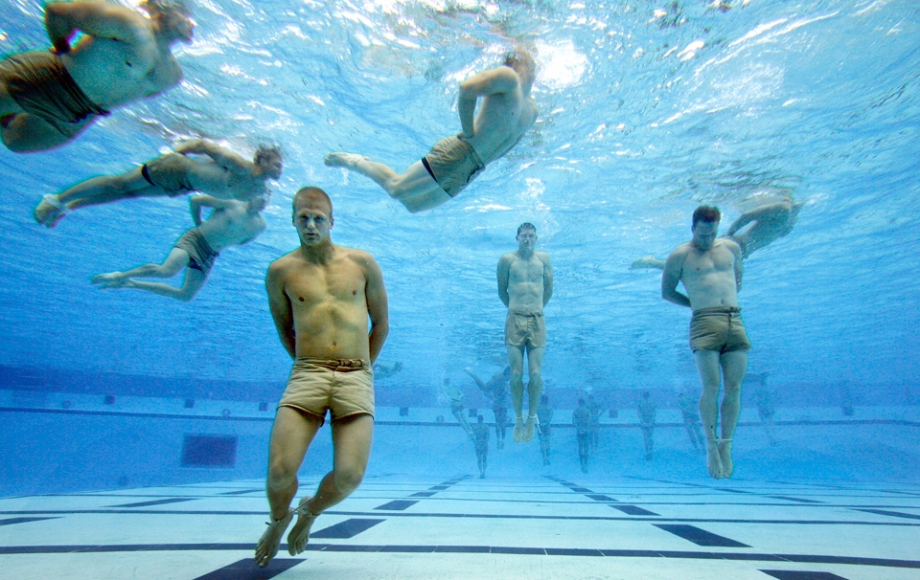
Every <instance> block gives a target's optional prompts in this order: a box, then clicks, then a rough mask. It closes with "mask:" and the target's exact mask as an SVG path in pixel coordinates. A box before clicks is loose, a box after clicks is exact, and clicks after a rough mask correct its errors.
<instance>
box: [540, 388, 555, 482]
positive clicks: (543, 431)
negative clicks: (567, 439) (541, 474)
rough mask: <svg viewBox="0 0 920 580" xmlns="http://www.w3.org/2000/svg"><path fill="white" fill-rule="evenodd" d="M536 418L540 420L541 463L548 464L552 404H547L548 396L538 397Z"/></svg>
mask: <svg viewBox="0 0 920 580" xmlns="http://www.w3.org/2000/svg"><path fill="white" fill-rule="evenodd" d="M537 419H538V420H539V421H540V433H539V435H540V454H541V455H542V456H543V465H544V466H546V465H549V454H550V451H551V440H550V437H551V435H552V428H553V426H552V423H553V406H552V405H550V404H549V397H547V396H546V395H543V396H542V397H540V406H539V407H537Z"/></svg>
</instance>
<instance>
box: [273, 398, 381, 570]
mask: <svg viewBox="0 0 920 580" xmlns="http://www.w3.org/2000/svg"><path fill="white" fill-rule="evenodd" d="M321 426H322V421H320V420H319V419H318V418H316V417H313V416H311V415H308V414H306V413H302V412H300V411H297V410H295V409H294V408H292V407H281V408H279V409H278V414H277V416H276V417H275V423H274V426H273V427H272V434H271V442H270V444H269V466H268V478H267V490H268V491H267V495H268V503H269V506H270V507H271V521H270V522H267V523H268V529H266V530H265V533H264V534H262V538H261V539H260V540H259V543H258V545H257V546H256V553H255V560H256V563H257V564H258V565H259V566H267V565H268V563H269V562H270V561H271V559H272V558H274V557H275V554H277V553H278V548H279V547H280V545H281V537H282V536H283V535H284V532H285V530H286V529H287V527H288V525H289V524H290V523H291V520H292V519H293V517H294V514H295V513H296V514H297V521H296V523H295V524H294V527H293V528H291V532H290V534H288V552H289V553H290V554H291V555H292V556H293V555H296V554H299V553H301V552H303V551H304V550H305V549H306V546H307V541H308V540H309V538H310V527H311V526H312V525H313V521H314V520H315V519H316V517H317V516H319V515H320V514H321V513H322V512H324V511H325V510H327V509H329V508H330V507H332V506H334V505H335V504H337V503H339V502H340V501H342V500H343V499H345V498H346V497H348V495H349V494H350V493H351V492H353V491H354V490H355V489H357V487H358V485H360V483H361V481H362V480H363V479H364V471H365V469H366V468H367V461H368V458H369V457H370V452H371V442H372V440H373V433H374V418H373V417H372V416H371V415H368V414H360V415H354V416H350V417H344V418H342V419H339V420H336V421H333V423H332V447H333V457H332V471H330V472H329V473H327V474H326V475H325V476H324V477H323V479H322V481H321V482H320V484H319V487H318V488H317V490H316V493H315V494H314V495H313V496H312V497H309V498H308V497H304V498H303V499H301V500H300V503H299V504H298V506H297V508H296V509H293V510H292V509H291V507H290V506H291V502H292V501H293V500H294V497H295V496H296V495H297V488H298V480H297V472H298V470H299V469H300V466H301V464H302V463H303V460H304V457H306V454H307V448H309V446H310V443H312V442H313V438H314V437H315V436H316V433H317V431H319V429H320V427H321Z"/></svg>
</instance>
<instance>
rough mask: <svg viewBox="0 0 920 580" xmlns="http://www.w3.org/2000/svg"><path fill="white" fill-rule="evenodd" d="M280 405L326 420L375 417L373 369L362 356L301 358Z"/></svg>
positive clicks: (322, 420)
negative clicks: (330, 418)
mask: <svg viewBox="0 0 920 580" xmlns="http://www.w3.org/2000/svg"><path fill="white" fill-rule="evenodd" d="M278 406H279V407H291V408H294V409H297V410H298V411H301V412H302V413H305V414H307V415H310V416H311V417H313V418H315V419H317V420H318V421H319V422H320V425H322V424H323V423H325V421H326V411H329V412H330V414H331V415H332V421H333V422H335V421H338V420H340V419H345V418H347V417H353V416H355V415H370V416H371V417H373V416H374V371H373V370H372V369H371V363H370V361H366V360H360V359H343V360H334V359H319V358H298V359H297V360H295V361H294V366H293V368H292V369H291V376H290V378H288V383H287V388H286V389H285V390H284V394H283V395H282V396H281V402H280V403H278Z"/></svg>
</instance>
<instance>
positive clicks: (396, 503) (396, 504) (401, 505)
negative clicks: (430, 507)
mask: <svg viewBox="0 0 920 580" xmlns="http://www.w3.org/2000/svg"><path fill="white" fill-rule="evenodd" d="M467 477H469V476H468V475H460V476H457V477H455V478H453V479H448V480H447V481H444V482H442V483H439V484H438V485H434V486H432V487H429V488H428V490H427V491H420V492H416V493H413V494H412V495H410V496H409V497H432V496H434V495H435V494H436V493H438V492H440V491H444V490H445V489H449V488H450V487H451V486H452V485H457V484H458V483H460V482H461V481H463V480H464V479H466V478H467ZM417 503H418V501H411V500H399V499H398V500H393V501H390V502H387V503H385V504H383V505H381V506H377V507H375V508H374V509H375V510H404V509H406V508H409V507H411V506H413V505H415V504H417Z"/></svg>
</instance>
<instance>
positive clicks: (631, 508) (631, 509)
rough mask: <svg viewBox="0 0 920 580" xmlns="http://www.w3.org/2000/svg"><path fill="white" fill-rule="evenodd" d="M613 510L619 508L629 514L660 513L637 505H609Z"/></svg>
mask: <svg viewBox="0 0 920 580" xmlns="http://www.w3.org/2000/svg"><path fill="white" fill-rule="evenodd" d="M610 507H612V508H613V509H615V510H619V511H621V512H623V513H624V514H626V515H629V516H660V515H661V514H656V513H655V512H650V511H648V510H647V509H644V508H640V507H639V506H637V505H612V506H610Z"/></svg>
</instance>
